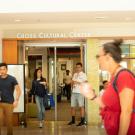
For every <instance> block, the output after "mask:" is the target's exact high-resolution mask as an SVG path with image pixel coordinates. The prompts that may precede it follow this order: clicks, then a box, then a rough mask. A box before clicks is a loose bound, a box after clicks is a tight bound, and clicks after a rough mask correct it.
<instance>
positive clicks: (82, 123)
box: [76, 121, 85, 126]
mask: <svg viewBox="0 0 135 135" xmlns="http://www.w3.org/2000/svg"><path fill="white" fill-rule="evenodd" d="M83 125H85V122H82V121H81V122H79V123H78V124H77V125H76V126H83Z"/></svg>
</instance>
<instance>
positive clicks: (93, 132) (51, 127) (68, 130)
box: [2, 122, 106, 135]
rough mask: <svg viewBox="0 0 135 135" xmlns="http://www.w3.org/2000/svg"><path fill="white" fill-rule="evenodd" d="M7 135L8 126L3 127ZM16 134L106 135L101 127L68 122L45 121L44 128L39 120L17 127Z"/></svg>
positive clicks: (4, 133)
mask: <svg viewBox="0 0 135 135" xmlns="http://www.w3.org/2000/svg"><path fill="white" fill-rule="evenodd" d="M2 135H6V128H3V129H2ZM14 135H106V134H105V131H104V129H102V128H100V127H94V126H93V127H92V126H82V127H76V126H75V125H74V126H68V125H67V122H45V125H44V128H42V129H40V128H38V123H37V122H29V123H28V126H27V128H22V127H15V128H14Z"/></svg>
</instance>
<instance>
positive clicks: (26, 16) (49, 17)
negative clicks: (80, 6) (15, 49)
mask: <svg viewBox="0 0 135 135" xmlns="http://www.w3.org/2000/svg"><path fill="white" fill-rule="evenodd" d="M94 22H95V23H100V22H104V23H111V22H135V11H108V12H107V11H100V12H48V13H0V24H40V23H42V24H45V23H94Z"/></svg>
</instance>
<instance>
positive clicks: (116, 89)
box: [112, 68, 135, 113]
mask: <svg viewBox="0 0 135 135" xmlns="http://www.w3.org/2000/svg"><path fill="white" fill-rule="evenodd" d="M122 71H127V72H129V73H130V74H131V75H132V76H133V77H134V78H135V75H134V73H133V72H131V71H130V70H129V69H126V68H123V69H121V70H120V71H119V72H118V73H117V75H116V76H115V78H114V81H113V84H112V85H113V88H114V90H115V92H116V93H117V94H118V88H117V79H118V76H119V74H120V73H121V72H122ZM133 113H135V108H133Z"/></svg>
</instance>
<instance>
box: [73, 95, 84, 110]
mask: <svg viewBox="0 0 135 135" xmlns="http://www.w3.org/2000/svg"><path fill="white" fill-rule="evenodd" d="M76 106H79V107H83V106H84V96H83V95H82V94H80V93H72V96H71V107H76Z"/></svg>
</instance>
